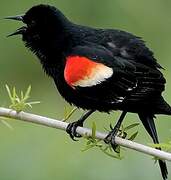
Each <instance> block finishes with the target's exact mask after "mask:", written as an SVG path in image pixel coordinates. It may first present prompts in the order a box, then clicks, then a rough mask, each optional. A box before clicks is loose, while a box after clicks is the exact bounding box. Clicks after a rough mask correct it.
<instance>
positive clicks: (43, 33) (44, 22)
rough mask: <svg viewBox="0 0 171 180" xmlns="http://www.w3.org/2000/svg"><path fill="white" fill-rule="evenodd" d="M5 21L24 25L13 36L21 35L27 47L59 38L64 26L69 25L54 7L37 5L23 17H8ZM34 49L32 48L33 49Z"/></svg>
mask: <svg viewBox="0 0 171 180" xmlns="http://www.w3.org/2000/svg"><path fill="white" fill-rule="evenodd" d="M6 19H12V20H18V21H21V22H23V23H24V24H25V25H24V26H22V27H21V28H19V29H17V30H16V31H15V32H14V33H12V34H10V35H9V36H13V35H22V39H23V41H25V42H26V44H27V45H28V46H35V45H36V44H39V46H40V45H41V43H47V41H50V40H54V39H56V38H59V39H60V38H61V35H62V33H63V32H64V31H65V26H64V25H65V24H69V23H68V22H69V21H68V20H67V19H66V17H65V16H64V15H63V14H62V13H61V12H60V11H59V10H58V9H56V8H55V7H53V6H49V5H42V4H41V5H37V6H34V7H32V8H31V9H29V10H28V11H27V12H26V13H25V14H24V15H19V16H9V17H6ZM33 48H34V47H33Z"/></svg>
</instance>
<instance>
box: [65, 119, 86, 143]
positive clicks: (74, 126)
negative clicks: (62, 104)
mask: <svg viewBox="0 0 171 180" xmlns="http://www.w3.org/2000/svg"><path fill="white" fill-rule="evenodd" d="M78 126H80V127H82V126H83V123H82V122H80V121H76V122H73V123H69V124H68V126H67V128H66V132H67V133H68V134H69V136H70V137H71V139H72V140H73V141H78V140H76V139H75V137H76V138H79V137H81V135H79V134H78V133H77V132H76V129H77V127H78Z"/></svg>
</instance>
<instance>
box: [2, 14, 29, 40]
mask: <svg viewBox="0 0 171 180" xmlns="http://www.w3.org/2000/svg"><path fill="white" fill-rule="evenodd" d="M23 16H24V15H18V16H8V17H5V18H4V19H11V20H16V21H23ZM26 29H27V28H26V27H25V26H23V27H21V28H19V29H17V30H16V31H15V32H13V33H11V34H9V35H7V37H10V36H14V35H18V34H23V33H24V32H25V31H26Z"/></svg>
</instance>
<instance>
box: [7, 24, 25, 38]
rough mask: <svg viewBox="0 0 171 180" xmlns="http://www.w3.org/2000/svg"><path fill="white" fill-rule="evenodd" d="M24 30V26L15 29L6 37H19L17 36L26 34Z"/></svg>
mask: <svg viewBox="0 0 171 180" xmlns="http://www.w3.org/2000/svg"><path fill="white" fill-rule="evenodd" d="M26 29H27V28H26V27H25V26H23V27H21V28H19V29H17V30H16V31H15V32H13V33H11V34H9V35H7V37H10V36H14V35H19V34H23V33H24V32H26Z"/></svg>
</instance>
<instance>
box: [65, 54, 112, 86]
mask: <svg viewBox="0 0 171 180" xmlns="http://www.w3.org/2000/svg"><path fill="white" fill-rule="evenodd" d="M112 74H113V69H112V68H110V67H107V66H105V65H104V64H102V63H97V62H94V61H93V60H91V59H89V58H86V57H82V56H69V57H67V58H66V65H65V70H64V78H65V81H66V82H67V84H69V85H70V86H72V87H74V86H81V87H87V86H93V85H96V84H99V83H100V82H102V81H104V80H105V79H107V78H109V77H111V76H112Z"/></svg>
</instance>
